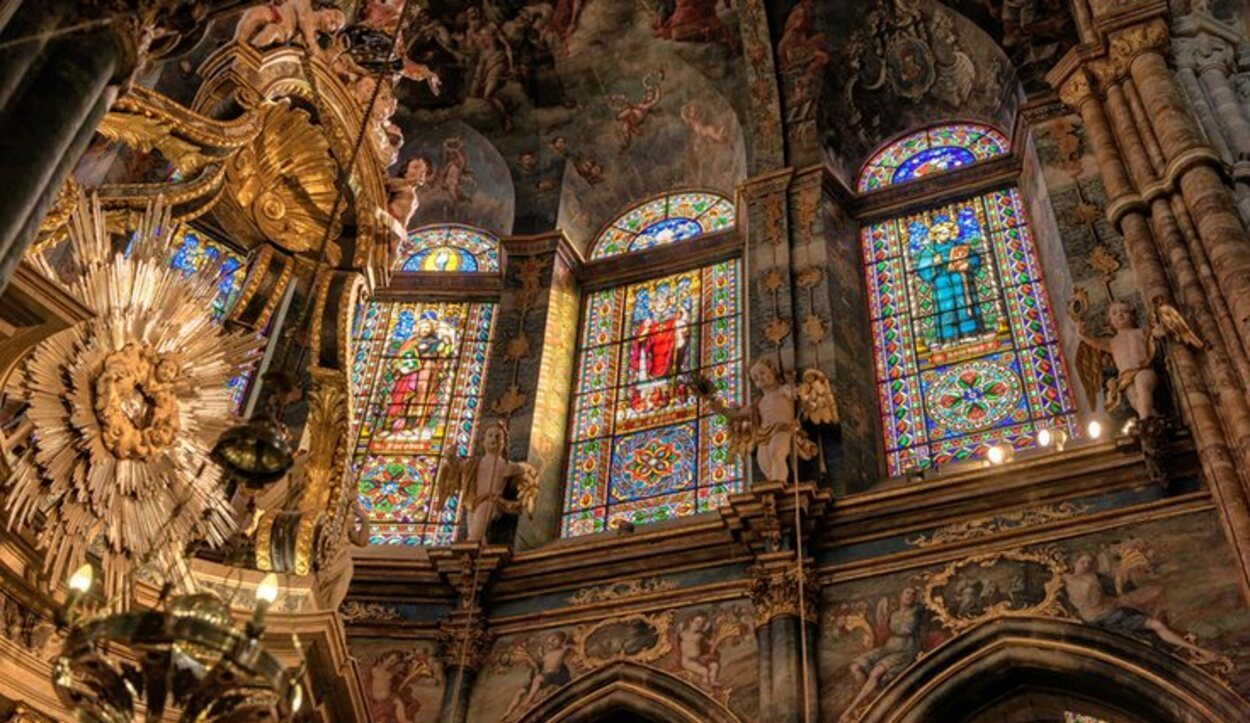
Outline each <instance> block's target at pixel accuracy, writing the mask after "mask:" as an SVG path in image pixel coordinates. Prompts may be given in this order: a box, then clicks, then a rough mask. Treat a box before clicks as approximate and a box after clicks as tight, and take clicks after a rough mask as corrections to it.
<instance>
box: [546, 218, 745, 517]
mask: <svg viewBox="0 0 1250 723" xmlns="http://www.w3.org/2000/svg"><path fill="white" fill-rule="evenodd" d="M696 196H699V199H702V200H699V199H696ZM726 206H727V208H726ZM687 221H689V222H690V223H693V224H694V225H697V226H699V230H698V231H695V230H694V226H692V225H683V224H686V222H687ZM732 223H733V208H732V205H729V202H728V201H727V200H725V199H723V198H720V197H714V196H711V194H674V195H673V196H669V197H666V198H663V199H657V200H655V201H651V202H648V203H646V204H642V205H640V206H637V207H635V208H634V209H632V210H630V211H628V212H627V213H626V214H625V215H624V216H622V217H621V219H618V220H617V221H616V222H614V223H613V224H612V226H611V227H610V228H609V230H608V231H607V232H605V234H604V235H603V236H601V237H600V239H599V242H598V244H599V245H597V246H596V248H595V252H594V253H593V254H592V256H593V257H595V258H604V257H607V256H612V255H617V254H622V253H631V252H638V251H641V250H645V249H649V248H653V247H655V246H657V245H663V244H670V243H675V242H676V241H679V240H686V239H690V238H693V237H694V236H696V235H698V234H701V233H706V232H707V229H710V230H721V229H725V228H729V227H730V226H731V225H732ZM627 229H636V232H634V235H633V236H632V237H631V238H628V239H627V238H626V230H627ZM656 229H660V230H659V231H656ZM687 230H689V231H688V232H687ZM670 231H671V233H669V232H670ZM683 234H684V235H683ZM740 273H741V272H740V263H739V261H738V260H737V259H732V260H728V261H721V262H719V263H715V264H711V265H707V266H702V267H698V268H694V269H690V270H687V271H681V272H678V273H673V274H666V275H662V276H657V277H654V278H650V279H647V280H644V281H638V282H635V283H629V284H623V285H619V286H614V287H611V288H607V289H602V290H599V291H595V292H593V293H591V294H590V295H589V297H588V299H587V301H586V305H585V311H584V315H583V320H582V328H581V335H580V338H579V344H578V353H577V362H576V363H577V369H578V372H577V381H576V385H575V393H574V398H573V409H572V425H571V428H572V431H571V435H570V448H569V459H568V466H567V470H566V475H565V480H566V487H565V504H564V511H565V514H564V520H563V524H562V534H563V535H564V536H565V537H573V536H577V535H584V534H590V533H594V532H602V531H604V530H606V529H609V528H611V527H614V526H615V525H616V524H618V523H619V522H620V521H628V522H631V523H635V524H645V523H649V522H658V521H663V520H669V519H675V518H679V517H684V516H687V515H691V514H696V513H698V512H705V511H708V510H713V509H716V508H717V507H718V506H719V505H720V504H722V502H723V501H724V500H725V497H726V496H727V495H728V494H731V493H734V492H738V491H740V490H741V489H742V483H743V475H744V472H743V465H742V463H741V462H740V461H739V460H738V459H736V458H735V457H734V456H733V455H732V454H731V453H730V450H729V434H728V430H727V428H726V421H725V418H724V417H722V416H720V415H717V414H715V413H714V411H713V410H712V409H711V407H710V406H709V404H708V402H706V401H703V400H700V399H699V398H698V396H697V395H696V394H695V391H694V389H693V388H692V387H691V384H690V379H691V375H692V374H694V373H699V374H701V375H703V376H705V377H708V378H710V379H711V380H712V381H713V382H714V383H715V384H716V386H717V387H718V389H719V394H720V396H721V398H722V399H723V400H725V401H726V403H729V404H735V403H739V404H740V403H741V401H742V396H743V383H742V378H741V377H742V352H741V348H742V301H741V297H740V293H741V292H740V285H741V281H740V278H739V277H740Z"/></svg>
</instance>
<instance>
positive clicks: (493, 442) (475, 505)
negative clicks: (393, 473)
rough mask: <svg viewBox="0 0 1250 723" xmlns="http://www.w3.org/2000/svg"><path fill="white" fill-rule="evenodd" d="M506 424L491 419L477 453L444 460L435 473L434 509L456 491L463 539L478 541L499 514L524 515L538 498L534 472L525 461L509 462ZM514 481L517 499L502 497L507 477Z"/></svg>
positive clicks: (483, 537)
mask: <svg viewBox="0 0 1250 723" xmlns="http://www.w3.org/2000/svg"><path fill="white" fill-rule="evenodd" d="M507 449H508V427H507V426H506V425H505V424H504V423H503V422H499V421H497V422H494V423H492V424H490V425H489V426H487V427H486V431H484V432H483V433H482V449H481V454H479V455H477V456H476V457H471V458H468V457H459V458H454V459H450V460H448V461H447V462H446V463H445V464H444V465H443V468H442V469H441V470H439V473H438V479H437V482H436V483H435V488H434V509H435V510H441V509H442V508H443V505H444V504H445V503H446V501H447V499H448V498H449V497H451V495H452V494H453V493H454V492H457V491H459V494H460V505H461V509H462V510H463V511H464V512H465V513H467V514H468V515H469V529H468V534H466V535H465V538H464V541H465V542H475V543H476V542H481V541H483V540H484V539H485V537H486V530H487V528H488V527H490V524H491V523H492V522H494V521H495V518H497V517H498V516H499V515H500V514H501V513H507V514H512V515H515V514H520V513H521V512H522V511H525V512H526V513H527V514H528V513H532V512H533V511H534V500H535V499H536V498H537V497H538V471H537V470H535V469H534V467H533V465H531V464H529V463H527V462H510V461H508V459H507V458H506V457H505V456H504V455H505V454H507ZM513 478H516V479H517V482H518V489H517V499H515V500H507V499H504V498H503V493H504V490H505V489H506V487H507V485H508V480H509V479H513Z"/></svg>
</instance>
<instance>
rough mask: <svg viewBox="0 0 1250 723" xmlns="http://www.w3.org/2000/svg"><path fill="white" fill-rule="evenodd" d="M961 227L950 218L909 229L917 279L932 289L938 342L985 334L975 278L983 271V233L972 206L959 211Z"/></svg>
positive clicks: (912, 225)
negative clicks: (981, 248)
mask: <svg viewBox="0 0 1250 723" xmlns="http://www.w3.org/2000/svg"><path fill="white" fill-rule="evenodd" d="M957 218H958V223H956V221H954V220H952V219H951V217H950V216H949V215H947V214H942V215H939V216H934V217H933V221H932V222H931V223H930V224H929V225H928V226H926V225H925V224H924V223H922V222H920V221H915V222H913V223H912V224H911V225H910V227H909V228H908V234H909V237H910V238H909V243H910V245H911V246H912V248H913V249H915V251H914V257H915V258H916V260H917V265H916V275H917V276H919V277H920V278H921V279H922V280H924V281H925V282H926V283H928V284H930V285H931V287H932V289H933V301H934V305H935V307H936V308H935V311H936V312H937V317H938V318H937V322H938V323H937V341H938V342H939V343H940V344H944V345H945V344H953V343H956V342H959V341H961V340H963V339H967V338H970V337H976V336H978V335H980V334H981V333H982V332H984V331H985V324H984V323H983V322H982V320H981V316H980V308H979V306H978V304H977V291H976V281H975V277H976V274H977V271H978V270H979V269H980V268H981V256H980V254H979V253H977V251H976V247H977V246H978V245H979V244H980V243H981V231H980V228H979V226H978V224H977V219H976V214H975V213H974V212H973V210H972V208H971V207H970V206H963V207H961V208H960V209H959V213H958V217H957Z"/></svg>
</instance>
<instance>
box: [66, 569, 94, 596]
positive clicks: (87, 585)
mask: <svg viewBox="0 0 1250 723" xmlns="http://www.w3.org/2000/svg"><path fill="white" fill-rule="evenodd" d="M94 581H95V570H93V569H91V563H85V564H84V565H83V566H82V567H80V568H78V569H77V570H75V571H74V574H73V575H70V577H69V589H70V590H73V591H74V592H76V593H78V594H79V595H86V594H87V591H88V590H90V589H91V583H92V582H94Z"/></svg>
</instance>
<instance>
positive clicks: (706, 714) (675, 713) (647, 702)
mask: <svg viewBox="0 0 1250 723" xmlns="http://www.w3.org/2000/svg"><path fill="white" fill-rule="evenodd" d="M622 710H624V711H629V712H632V713H637V714H638V715H641V716H645V717H647V718H649V719H651V720H654V721H658V722H659V723H741V719H740V718H738V716H736V715H734V714H733V713H732V712H731V711H730V710H729V709H728V708H726V707H725V706H724V705H722V704H721V703H719V702H718V701H716V700H715V699H713V698H712V697H710V696H709V695H707V694H706V693H704V692H703V691H701V690H699V689H698V688H695V687H694V686H693V685H691V684H689V683H687V682H686V681H684V680H682V679H680V678H678V677H676V676H674V675H671V674H669V673H666V672H664V671H662V670H659V669H656V668H650V667H647V666H644V665H639V664H637V663H632V662H629V661H620V662H617V663H612V664H610V665H606V666H604V667H602V668H599V669H598V670H596V671H594V672H592V673H589V674H587V675H584V676H582V677H580V678H578V679H577V680H574V681H573V682H571V683H568V684H567V685H565V686H564V687H563V688H560V689H559V690H557V691H556V692H554V693H552V694H551V695H550V696H548V697H547V698H545V699H544V700H543V701H542V702H540V703H539V704H538V705H536V706H534V707H533V708H531V709H530V710H529V712H527V713H526V714H525V715H524V716H522V717H521V718H520V720H518V721H517V723H582V722H583V721H586V722H588V721H593V720H597V719H598V718H599V717H600V716H602V715H605V714H607V713H610V712H614V711H622Z"/></svg>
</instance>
